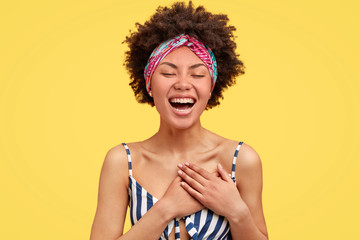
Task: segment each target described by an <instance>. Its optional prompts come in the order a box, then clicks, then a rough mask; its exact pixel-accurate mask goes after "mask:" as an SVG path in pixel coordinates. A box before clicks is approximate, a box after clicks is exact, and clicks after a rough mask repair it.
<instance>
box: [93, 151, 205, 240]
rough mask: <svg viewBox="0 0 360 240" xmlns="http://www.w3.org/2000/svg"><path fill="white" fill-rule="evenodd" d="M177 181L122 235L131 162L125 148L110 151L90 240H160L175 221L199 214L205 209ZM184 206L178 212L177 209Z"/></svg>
mask: <svg viewBox="0 0 360 240" xmlns="http://www.w3.org/2000/svg"><path fill="white" fill-rule="evenodd" d="M180 182H181V179H180V177H176V178H175V179H174V181H173V182H172V183H171V184H170V186H169V187H168V189H167V191H166V193H165V194H164V196H163V197H162V198H161V199H160V200H159V201H158V202H156V204H155V205H154V206H153V207H152V208H151V209H150V210H149V211H148V212H147V213H146V214H145V215H144V216H143V217H142V218H141V219H140V220H139V221H138V222H137V223H136V224H135V225H134V226H132V228H131V229H130V230H129V231H128V232H127V233H126V234H124V235H123V229H124V222H125V215H126V209H127V206H128V196H129V195H128V184H129V180H128V162H127V157H126V152H125V150H124V148H123V147H122V146H117V147H114V148H112V149H110V150H109V152H108V153H107V154H106V157H105V160H104V163H103V166H102V169H101V175H100V183H99V195H98V206H97V210H96V214H95V218H94V222H93V225H92V229H91V236H90V240H103V239H106V240H111V239H113V240H115V239H116V240H120V239H159V238H160V235H161V234H162V232H163V231H164V229H165V228H166V226H167V224H168V223H169V222H170V221H171V220H172V219H173V218H175V217H178V216H185V215H188V214H190V213H192V212H196V211H198V210H200V209H202V208H203V206H202V205H201V204H200V203H199V202H198V201H196V200H195V199H193V198H192V197H191V196H190V195H189V194H188V193H187V192H186V191H185V190H184V189H183V188H182V187H181V186H180ZM179 205H181V206H184V208H179V207H176V206H179Z"/></svg>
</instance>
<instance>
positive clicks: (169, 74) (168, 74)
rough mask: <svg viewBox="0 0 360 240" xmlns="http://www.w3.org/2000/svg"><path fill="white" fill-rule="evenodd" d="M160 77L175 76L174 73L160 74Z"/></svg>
mask: <svg viewBox="0 0 360 240" xmlns="http://www.w3.org/2000/svg"><path fill="white" fill-rule="evenodd" d="M162 75H164V76H174V75H175V74H174V73H162Z"/></svg>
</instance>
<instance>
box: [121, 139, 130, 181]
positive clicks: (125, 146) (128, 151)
mask: <svg viewBox="0 0 360 240" xmlns="http://www.w3.org/2000/svg"><path fill="white" fill-rule="evenodd" d="M122 145H123V146H124V148H125V150H126V154H127V157H128V165H129V176H132V164H131V155H130V150H129V148H128V146H127V145H126V143H122Z"/></svg>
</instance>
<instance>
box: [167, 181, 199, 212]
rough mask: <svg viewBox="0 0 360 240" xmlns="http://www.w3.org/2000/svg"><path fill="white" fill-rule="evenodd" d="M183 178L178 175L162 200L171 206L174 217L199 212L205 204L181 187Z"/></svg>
mask: <svg viewBox="0 0 360 240" xmlns="http://www.w3.org/2000/svg"><path fill="white" fill-rule="evenodd" d="M181 181H182V179H181V178H180V177H176V178H175V179H174V180H173V181H172V182H171V184H170V185H169V187H168V188H167V190H166V192H165V194H164V196H163V197H162V198H161V201H163V202H165V203H166V204H167V205H166V206H169V211H171V215H172V218H180V217H184V216H187V215H190V214H192V213H194V212H198V211H200V210H201V209H203V208H204V206H203V205H202V204H201V203H200V202H199V201H198V200H196V199H195V198H193V197H192V196H191V195H190V194H189V193H188V192H187V191H185V190H184V188H182V187H181V185H180V183H181Z"/></svg>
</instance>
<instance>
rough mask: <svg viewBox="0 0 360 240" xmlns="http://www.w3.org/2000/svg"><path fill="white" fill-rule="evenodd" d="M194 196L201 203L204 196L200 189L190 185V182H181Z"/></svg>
mask: <svg viewBox="0 0 360 240" xmlns="http://www.w3.org/2000/svg"><path fill="white" fill-rule="evenodd" d="M180 185H181V186H182V187H183V188H184V189H185V190H186V191H187V192H188V193H189V194H190V195H191V196H192V197H193V198H195V199H196V200H198V201H199V202H200V203H202V202H203V199H204V196H203V195H202V194H201V193H199V192H198V191H196V190H195V189H193V188H192V187H191V186H189V184H187V183H186V182H181V184H180Z"/></svg>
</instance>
